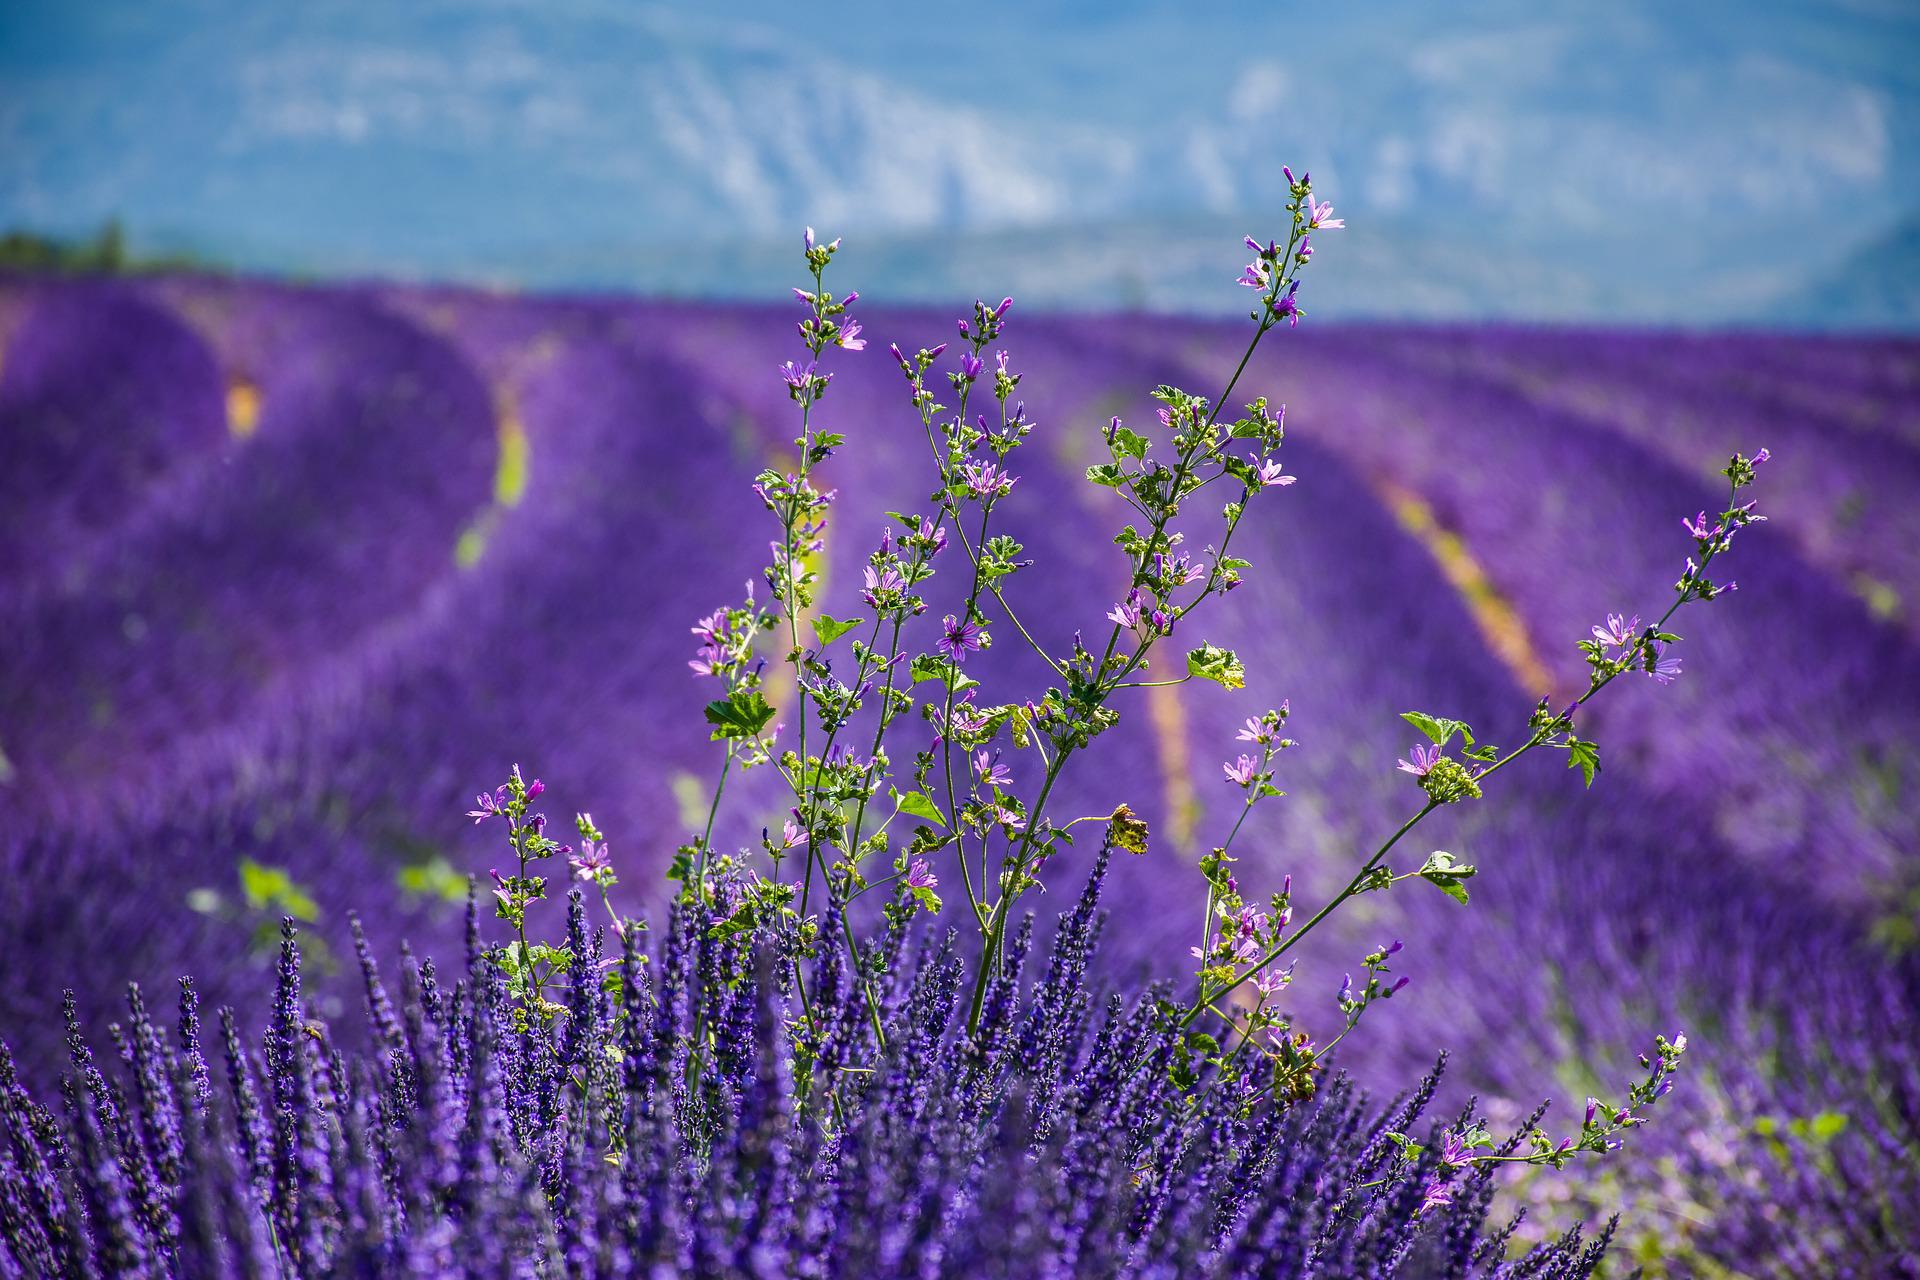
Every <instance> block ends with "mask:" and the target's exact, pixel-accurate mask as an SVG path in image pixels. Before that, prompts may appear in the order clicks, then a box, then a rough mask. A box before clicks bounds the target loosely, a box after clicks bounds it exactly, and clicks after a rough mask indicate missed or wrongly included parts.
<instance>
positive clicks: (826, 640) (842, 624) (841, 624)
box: [813, 613, 866, 649]
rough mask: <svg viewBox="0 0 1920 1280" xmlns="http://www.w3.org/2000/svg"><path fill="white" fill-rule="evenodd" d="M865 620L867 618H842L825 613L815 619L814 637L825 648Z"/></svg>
mask: <svg viewBox="0 0 1920 1280" xmlns="http://www.w3.org/2000/svg"><path fill="white" fill-rule="evenodd" d="M865 621H866V619H865V618H845V619H841V618H836V617H834V616H833V615H832V614H829V613H823V614H821V615H820V616H819V617H817V618H815V619H814V620H813V638H814V639H815V640H816V641H817V642H818V643H819V645H820V647H821V648H822V649H824V648H826V647H827V646H828V645H830V644H832V643H833V642H834V641H835V640H838V639H839V638H840V637H841V636H843V635H845V634H847V632H849V631H851V630H853V629H854V628H855V627H857V626H859V625H860V624H861V623H863V622H865Z"/></svg>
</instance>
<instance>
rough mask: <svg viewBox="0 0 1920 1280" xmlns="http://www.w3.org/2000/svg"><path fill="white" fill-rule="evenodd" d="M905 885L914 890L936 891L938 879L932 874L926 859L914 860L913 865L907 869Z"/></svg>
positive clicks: (938, 884) (938, 885)
mask: <svg viewBox="0 0 1920 1280" xmlns="http://www.w3.org/2000/svg"><path fill="white" fill-rule="evenodd" d="M907 883H908V884H909V885H910V886H912V887H913V888H915V889H938V888H939V887H940V877H939V876H937V875H935V874H933V871H932V869H931V868H929V867H928V866H927V862H926V859H924V858H915V859H914V860H913V865H912V866H910V867H908V868H907Z"/></svg>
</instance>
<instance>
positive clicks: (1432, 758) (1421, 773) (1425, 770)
mask: <svg viewBox="0 0 1920 1280" xmlns="http://www.w3.org/2000/svg"><path fill="white" fill-rule="evenodd" d="M1440 755H1441V751H1440V748H1439V747H1437V746H1434V745H1432V744H1430V743H1425V742H1416V743H1414V744H1413V751H1412V756H1413V758H1412V759H1411V760H1402V761H1400V762H1399V764H1400V772H1402V773H1410V774H1412V775H1413V776H1414V777H1416V778H1424V777H1426V776H1427V775H1428V774H1429V773H1432V772H1433V766H1435V765H1436V764H1439V763H1440Z"/></svg>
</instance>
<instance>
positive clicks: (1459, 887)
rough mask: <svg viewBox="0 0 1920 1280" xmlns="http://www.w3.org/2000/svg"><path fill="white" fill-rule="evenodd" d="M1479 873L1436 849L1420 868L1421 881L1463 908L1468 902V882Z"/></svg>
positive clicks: (1441, 850) (1443, 850) (1442, 850)
mask: <svg viewBox="0 0 1920 1280" xmlns="http://www.w3.org/2000/svg"><path fill="white" fill-rule="evenodd" d="M1477 873H1478V868H1476V867H1474V866H1472V865H1470V864H1468V863H1464V862H1457V861H1455V860H1454V856H1453V855H1452V854H1450V853H1448V852H1447V851H1446V850H1445V849H1435V850H1434V851H1433V852H1432V853H1430V854H1428V855H1427V860H1426V862H1425V863H1424V864H1423V865H1422V866H1421V868H1420V878H1421V879H1423V880H1425V881H1427V882H1428V883H1429V884H1431V885H1433V886H1434V887H1436V888H1438V889H1439V890H1440V892H1442V893H1444V894H1446V895H1447V896H1448V897H1449V898H1452V899H1453V900H1454V901H1455V902H1458V903H1459V904H1461V905H1462V906H1465V905H1466V902H1467V886H1466V881H1468V880H1471V879H1472V878H1473V877H1474V876H1475V875H1476V874H1477Z"/></svg>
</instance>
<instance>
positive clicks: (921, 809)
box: [887, 787, 947, 827]
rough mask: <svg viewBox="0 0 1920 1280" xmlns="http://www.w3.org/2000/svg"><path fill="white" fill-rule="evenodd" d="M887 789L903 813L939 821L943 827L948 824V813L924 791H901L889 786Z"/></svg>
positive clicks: (929, 820) (896, 806) (895, 804)
mask: <svg viewBox="0 0 1920 1280" xmlns="http://www.w3.org/2000/svg"><path fill="white" fill-rule="evenodd" d="M887 790H888V792H889V794H891V795H892V796H893V803H894V807H895V808H896V809H898V810H899V811H900V812H901V813H910V814H912V815H913V816H914V817H916V818H925V819H926V820H927V821H928V822H937V823H939V824H940V825H941V826H942V827H945V826H946V825H947V819H946V815H945V814H943V813H941V812H940V806H939V805H937V804H935V803H934V802H933V801H932V800H930V799H928V798H927V796H926V795H925V794H924V793H922V792H919V791H900V790H897V789H896V788H893V787H889V788H887Z"/></svg>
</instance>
